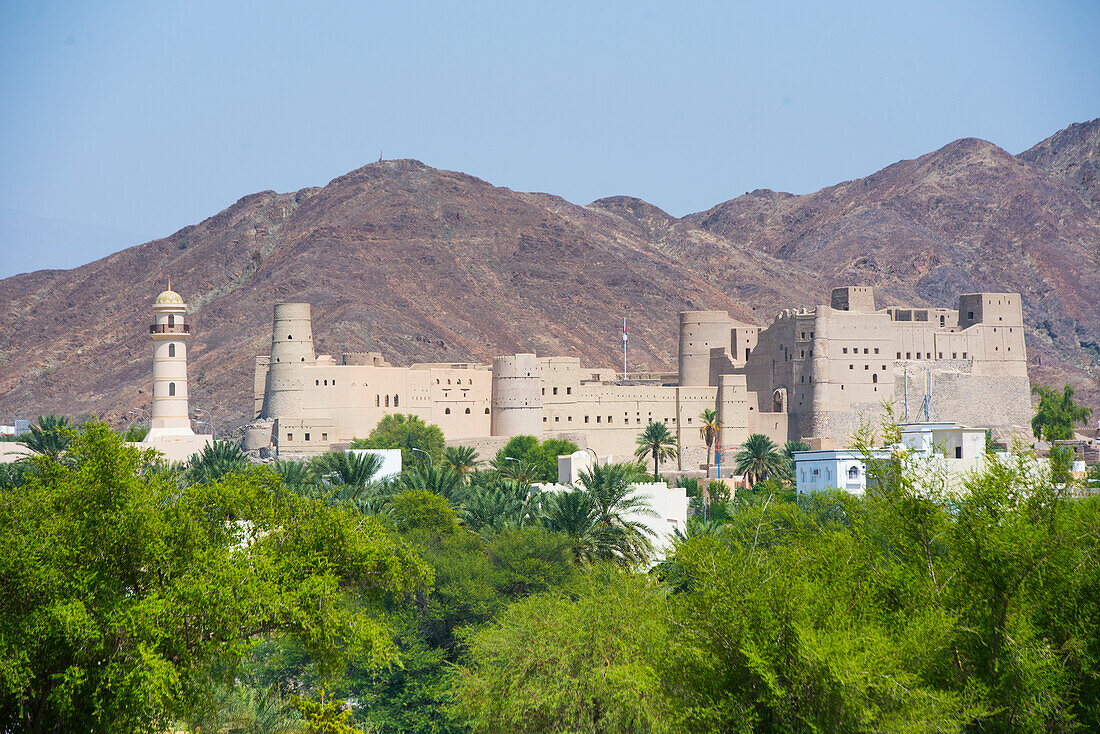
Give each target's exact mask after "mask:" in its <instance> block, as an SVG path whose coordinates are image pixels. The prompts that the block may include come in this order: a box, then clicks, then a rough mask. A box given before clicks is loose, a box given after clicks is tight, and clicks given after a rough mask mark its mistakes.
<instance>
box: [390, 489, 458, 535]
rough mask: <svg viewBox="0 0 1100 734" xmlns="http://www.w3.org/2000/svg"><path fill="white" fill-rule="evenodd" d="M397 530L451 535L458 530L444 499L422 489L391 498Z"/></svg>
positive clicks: (456, 520) (451, 511) (408, 491)
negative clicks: (426, 531) (427, 531)
mask: <svg viewBox="0 0 1100 734" xmlns="http://www.w3.org/2000/svg"><path fill="white" fill-rule="evenodd" d="M393 518H394V521H395V522H396V524H397V529H398V530H402V531H407V530H430V531H432V532H437V533H453V532H455V531H456V530H457V529H458V519H457V517H456V516H455V512H454V509H453V508H452V507H451V503H449V502H448V501H447V500H446V499H445V498H444V497H440V496H439V495H438V494H435V493H433V492H429V491H427V490H423V489H408V490H405V491H404V492H401V493H400V494H398V495H396V496H394V498H393Z"/></svg>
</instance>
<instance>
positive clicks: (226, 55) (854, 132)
mask: <svg viewBox="0 0 1100 734" xmlns="http://www.w3.org/2000/svg"><path fill="white" fill-rule="evenodd" d="M1098 38H1100V3H1098V2H1093V1H1088V2H1033V3H1017V2H1003V1H1002V2H961V1H960V0H951V1H950V2H930V1H924V2H912V3H890V2H883V1H881V0H880V1H879V2H866V3H864V2H851V3H821V2H813V3H810V2H807V3H791V2H754V3H732V2H723V3H675V2H663V3H646V2H630V3H600V2H576V3H574V2H561V1H558V2H538V3H523V2H517V1H513V2H501V3H476V2H454V3H428V2H387V3H366V2H348V3H327V2H301V1H298V2H293V3H231V2H225V1H222V2H202V1H194V0H192V1H189V2H184V3H175V2H174V3H157V2H115V3H98V2H97V3H91V2H18V3H17V2H11V1H10V0H0V277H3V276H6V275H10V274H12V273H15V272H20V271H22V270H27V269H33V268H38V267H73V266H76V265H79V264H82V263H84V262H88V261H90V260H93V259H95V258H97V257H101V256H103V255H105V254H108V253H109V252H111V251H114V250H118V249H121V248H123V247H126V246H129V245H133V244H138V243H139V242H141V241H143V240H144V239H148V238H153V237H160V236H165V235H168V234H170V233H172V232H174V231H176V230H177V229H179V228H181V227H183V226H186V225H188V224H192V223H195V222H198V221H200V220H202V219H204V218H205V217H208V216H210V215H213V214H215V213H216V212H217V211H219V210H221V209H223V208H224V207H226V206H228V205H229V204H231V203H232V202H233V201H235V200H236V199H238V198H240V197H241V196H244V195H246V194H249V193H252V192H255V191H260V190H264V189H275V190H277V191H291V190H295V189H298V188H302V187H305V186H315V185H323V184H325V183H326V182H328V181H329V180H331V179H332V178H334V177H336V176H338V175H340V174H342V173H344V172H346V171H348V170H351V169H353V168H356V167H358V166H360V165H363V164H365V163H368V162H370V161H373V160H376V159H377V158H378V154H379V149H382V150H383V152H384V154H385V156H386V157H387V158H398V157H402V158H404V157H409V158H418V159H420V160H422V161H424V162H425V163H427V164H429V165H432V166H436V167H439V168H449V169H457V170H461V171H465V172H468V173H471V174H474V175H476V176H480V177H481V178H484V179H487V180H488V181H490V182H492V183H494V184H497V185H500V186H508V187H511V188H513V189H518V190H526V191H548V192H552V193H555V194H559V195H561V196H564V197H565V198H567V199H569V200H570V201H574V202H577V203H587V202H589V201H591V200H593V199H596V198H599V197H601V196H609V195H614V194H630V195H633V196H639V197H641V198H644V199H646V200H648V201H650V202H652V203H654V204H657V205H658V206H661V207H663V208H664V209H666V210H668V211H669V212H671V213H673V214H676V215H682V214H685V213H688V212H691V211H697V210H700V209H705V208H708V207H710V206H712V205H713V204H715V203H717V202H719V201H723V200H725V199H728V198H731V197H734V196H737V195H739V194H743V193H744V192H745V191H747V190H751V189H755V188H759V187H766V188H773V189H779V190H784V191H792V192H795V193H804V192H809V191H814V190H816V189H819V188H821V187H822V186H827V185H830V184H832V183H836V182H837V181H841V180H845V179H850V178H855V177H859V176H864V175H867V174H869V173H871V172H873V171H875V170H877V169H879V168H881V167H883V166H885V165H888V164H890V163H893V162H894V161H896V160H899V159H902V158H911V157H914V156H918V155H921V154H923V153H926V152H928V151H930V150H933V149H935V148H937V147H939V146H941V145H943V144H945V143H947V142H949V141H951V140H954V139H956V138H960V137H968V136H973V137H981V138H985V139H987V140H991V141H992V142H994V143H996V144H998V145H1000V146H1002V147H1004V148H1006V149H1007V150H1009V151H1010V152H1012V153H1018V152H1020V151H1021V150H1023V149H1025V148H1027V147H1029V146H1031V145H1032V144H1034V143H1036V142H1038V141H1039V140H1041V139H1042V138H1044V137H1046V136H1048V135H1050V134H1052V133H1053V132H1055V131H1056V130H1058V129H1060V128H1062V127H1065V126H1066V125H1068V124H1069V123H1071V122H1079V121H1084V120H1089V119H1092V118H1095V117H1097V116H1098V115H1100V42H1098V41H1097V39H1098ZM82 232H86V233H87V234H86V235H84V236H82V235H81V233H82Z"/></svg>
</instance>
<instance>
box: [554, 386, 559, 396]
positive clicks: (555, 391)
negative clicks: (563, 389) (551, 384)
mask: <svg viewBox="0 0 1100 734" xmlns="http://www.w3.org/2000/svg"><path fill="white" fill-rule="evenodd" d="M554 394H555V395H557V394H558V388H556V387H555V388H554Z"/></svg>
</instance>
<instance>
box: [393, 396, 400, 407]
mask: <svg viewBox="0 0 1100 734" xmlns="http://www.w3.org/2000/svg"><path fill="white" fill-rule="evenodd" d="M400 399H401V396H399V395H394V396H393V407H395V408H396V407H397V405H398V402H399V401H400Z"/></svg>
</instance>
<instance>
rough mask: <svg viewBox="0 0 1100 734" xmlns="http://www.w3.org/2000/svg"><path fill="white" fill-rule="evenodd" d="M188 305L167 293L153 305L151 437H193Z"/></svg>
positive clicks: (172, 293)
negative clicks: (189, 374) (188, 386)
mask: <svg viewBox="0 0 1100 734" xmlns="http://www.w3.org/2000/svg"><path fill="white" fill-rule="evenodd" d="M186 313H187V304H185V303H184V302H183V298H181V297H180V294H179V293H176V292H175V291H174V290H172V284H171V281H169V283H168V290H166V291H164V292H163V293H161V294H160V295H159V296H157V300H156V302H155V303H154V304H153V325H152V326H150V327H149V334H150V335H151V336H152V337H153V408H152V411H151V412H150V415H151V420H150V424H149V435H148V437H147V440H148V438H153V439H155V438H159V437H161V436H193V435H194V431H192V430H191V418H190V413H189V411H188V406H187V338H188V337H190V336H191V327H190V325H188V324H187V323H185V321H184V316H185V314H186Z"/></svg>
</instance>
